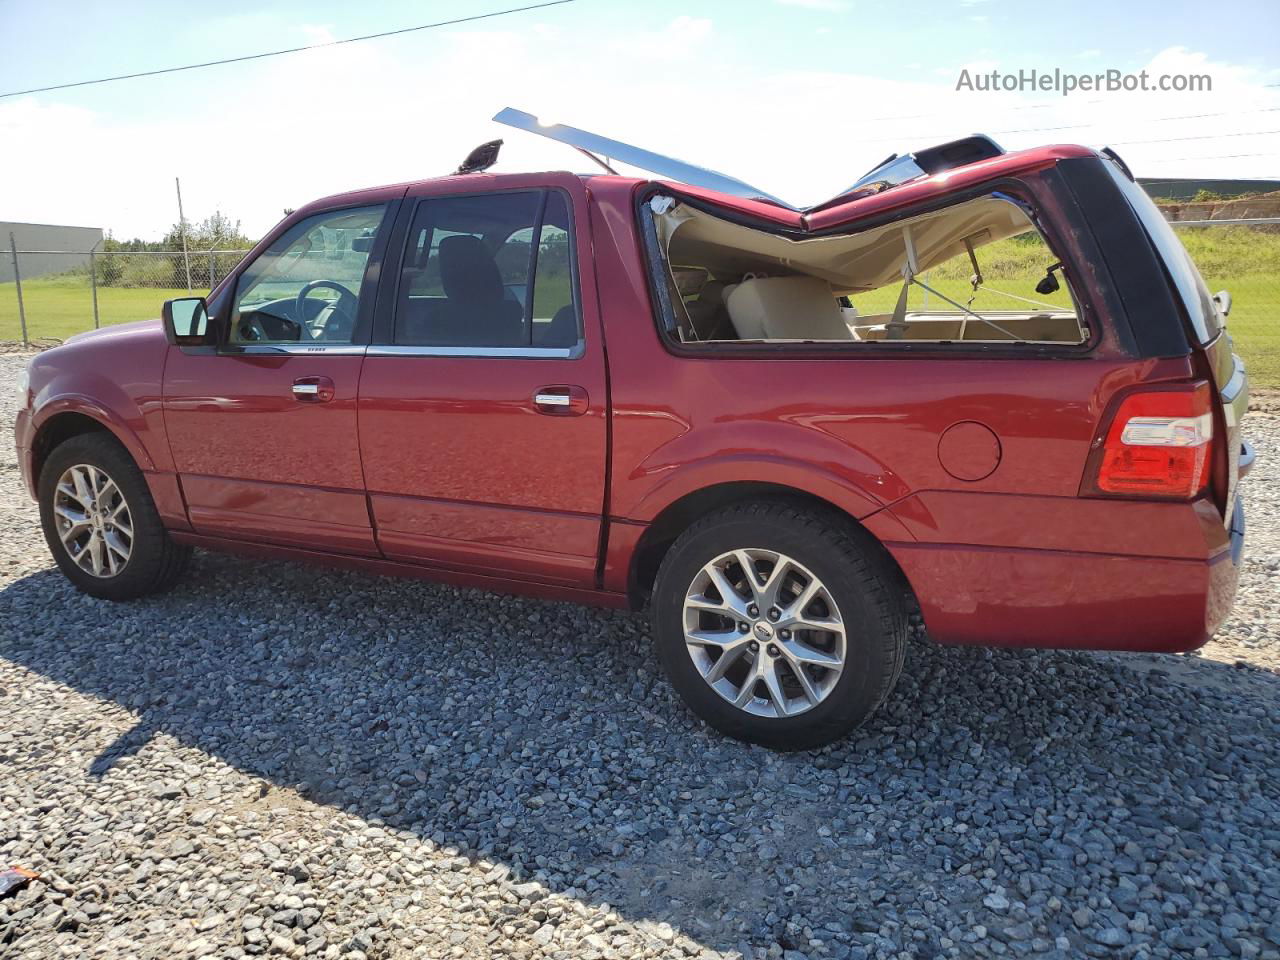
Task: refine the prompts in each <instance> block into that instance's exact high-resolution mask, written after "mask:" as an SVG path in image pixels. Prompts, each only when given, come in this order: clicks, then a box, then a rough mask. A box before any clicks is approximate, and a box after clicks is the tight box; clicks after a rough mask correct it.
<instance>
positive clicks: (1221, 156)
mask: <svg viewBox="0 0 1280 960" xmlns="http://www.w3.org/2000/svg"><path fill="white" fill-rule="evenodd" d="M1274 156H1275V154H1274V153H1215V154H1212V155H1210V156H1207V157H1151V158H1150V159H1149V160H1144V161H1143V163H1144V164H1147V163H1173V162H1174V161H1177V160H1238V159H1241V158H1243V157H1274ZM1227 179H1229V180H1230V179H1239V178H1234V177H1228V178H1227ZM1246 179H1249V178H1246Z"/></svg>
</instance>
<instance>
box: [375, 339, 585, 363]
mask: <svg viewBox="0 0 1280 960" xmlns="http://www.w3.org/2000/svg"><path fill="white" fill-rule="evenodd" d="M584 352H585V350H584V344H583V341H581V340H579V341H578V342H577V343H575V344H574V345H573V346H571V347H447V346H426V345H424V346H412V345H409V344H399V343H378V344H373V345H371V346H370V347H369V349H368V353H367V354H366V356H370V357H488V358H490V359H500V358H504V357H505V358H510V359H521V360H576V359H578V358H579V357H581V356H582V355H583V353H584Z"/></svg>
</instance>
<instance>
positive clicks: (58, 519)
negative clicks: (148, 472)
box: [37, 433, 191, 600]
mask: <svg viewBox="0 0 1280 960" xmlns="http://www.w3.org/2000/svg"><path fill="white" fill-rule="evenodd" d="M37 492H38V495H39V502H40V524H41V526H42V527H43V528H44V538H45V541H46V542H47V543H48V544H49V550H50V552H52V554H53V559H54V560H55V561H56V562H57V564H58V567H59V569H61V570H62V572H63V574H64V575H65V576H66V578H67V579H68V580H70V581H71V583H72V584H73V585H74V586H75V587H76V589H77V590H80V591H82V592H83V593H87V594H89V595H90V596H94V597H100V598H102V599H104V600H133V599H136V598H137V597H142V596H146V595H148V594H152V593H158V592H160V591H163V590H167V589H169V588H170V587H172V586H173V584H174V583H176V582H177V580H178V578H179V577H180V576H181V575H182V572H183V570H184V569H185V568H186V565H187V561H188V560H189V559H190V556H191V548H190V547H185V546H181V545H179V544H176V543H174V542H173V540H172V539H170V537H169V534H168V533H167V532H166V531H165V529H164V524H163V523H162V522H161V520H160V514H159V513H158V512H157V510H156V506H155V502H154V501H153V500H152V499H151V491H150V490H149V489H148V488H147V481H146V478H145V477H143V475H142V471H141V470H139V469H138V465H137V464H135V463H134V462H133V458H132V457H130V456H129V453H128V451H127V450H125V448H124V447H123V446H121V445H120V443H119V441H117V440H116V439H115V437H113V436H111V435H109V434H106V433H88V434H81V435H80V436H76V437H72V438H71V439H70V440H67V441H66V442H65V443H62V444H59V445H58V446H57V447H55V448H54V449H53V452H52V453H50V454H49V456H48V458H47V459H46V460H45V463H44V466H43V467H42V468H41V470H40V480H39V483H38V485H37Z"/></svg>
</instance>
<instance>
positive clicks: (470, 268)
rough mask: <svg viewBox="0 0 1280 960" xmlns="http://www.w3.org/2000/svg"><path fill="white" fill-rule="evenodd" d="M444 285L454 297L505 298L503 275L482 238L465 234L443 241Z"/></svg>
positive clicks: (442, 282)
mask: <svg viewBox="0 0 1280 960" xmlns="http://www.w3.org/2000/svg"><path fill="white" fill-rule="evenodd" d="M440 285H441V286H442V287H444V295H445V296H446V297H448V298H449V299H450V300H469V301H473V302H489V301H495V300H502V299H503V297H504V296H505V295H506V291H505V290H504V289H503V287H502V274H501V273H500V272H499V271H498V264H497V263H496V262H495V261H494V259H493V256H492V255H491V254H490V253H489V251H488V250H486V249H485V246H484V241H483V240H481V239H480V238H479V237H473V236H471V235H470V234H467V233H463V234H458V235H457V236H452V237H445V238H444V239H443V240H441V241H440Z"/></svg>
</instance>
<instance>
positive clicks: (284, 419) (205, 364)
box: [164, 348, 377, 555]
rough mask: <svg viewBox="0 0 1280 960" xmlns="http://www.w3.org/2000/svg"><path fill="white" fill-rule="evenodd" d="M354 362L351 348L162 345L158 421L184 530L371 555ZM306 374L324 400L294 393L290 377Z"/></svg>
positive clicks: (357, 358)
mask: <svg viewBox="0 0 1280 960" xmlns="http://www.w3.org/2000/svg"><path fill="white" fill-rule="evenodd" d="M362 361H363V357H362V356H360V355H359V353H358V352H355V351H353V352H352V353H351V354H348V355H337V356H334V355H318V356H305V355H302V356H299V355H284V354H259V355H222V356H218V355H214V354H196V355H191V354H186V353H183V351H181V350H179V349H178V348H171V351H170V356H169V360H168V363H167V365H166V368H165V398H164V408H165V425H166V428H167V430H168V434H169V443H170V447H171V449H172V451H173V458H174V462H175V464H176V466H177V470H178V474H179V477H180V479H181V481H182V490H183V494H184V495H185V497H186V501H187V510H188V514H189V516H190V519H191V525H192V526H193V527H194V528H195V529H196V530H197V531H199V532H202V533H209V534H213V535H221V536H231V537H240V538H247V539H255V540H256V539H261V540H268V541H271V542H274V543H287V544H290V545H294V546H308V547H312V548H315V549H332V550H341V551H344V552H354V553H364V554H371V555H376V554H377V549H376V547H375V545H374V542H373V530H372V528H371V526H370V524H369V513H368V509H367V507H366V505H365V500H364V478H363V475H362V473H361V469H360V456H359V449H358V446H357V443H356V390H357V386H358V384H359V381H360V364H361V362H362ZM308 378H323V379H324V380H327V381H330V382H331V383H332V399H329V400H320V399H318V398H317V397H316V396H315V395H312V394H307V393H303V394H300V395H298V394H295V393H294V389H293V388H294V385H295V381H304V382H305V381H306V380H307V379H308ZM211 388H212V389H211ZM215 391H216V392H215Z"/></svg>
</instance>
